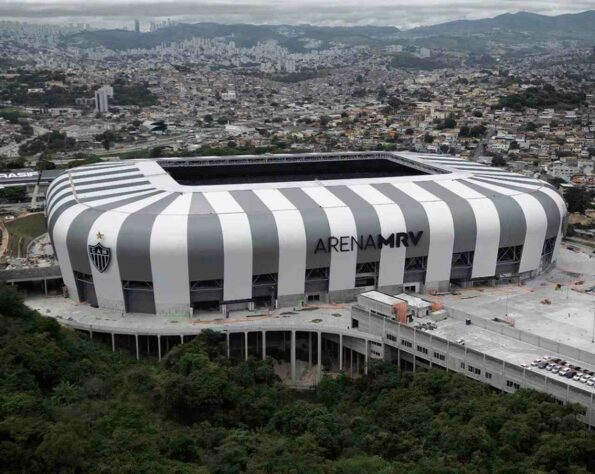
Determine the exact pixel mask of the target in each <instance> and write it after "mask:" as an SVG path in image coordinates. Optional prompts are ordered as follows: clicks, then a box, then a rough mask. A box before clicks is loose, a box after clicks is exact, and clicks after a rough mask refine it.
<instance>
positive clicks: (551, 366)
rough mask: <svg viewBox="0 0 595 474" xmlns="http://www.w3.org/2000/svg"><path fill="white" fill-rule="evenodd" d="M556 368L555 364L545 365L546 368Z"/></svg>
mask: <svg viewBox="0 0 595 474" xmlns="http://www.w3.org/2000/svg"><path fill="white" fill-rule="evenodd" d="M553 368H554V366H553V364H548V365H546V366H545V370H552V369H553Z"/></svg>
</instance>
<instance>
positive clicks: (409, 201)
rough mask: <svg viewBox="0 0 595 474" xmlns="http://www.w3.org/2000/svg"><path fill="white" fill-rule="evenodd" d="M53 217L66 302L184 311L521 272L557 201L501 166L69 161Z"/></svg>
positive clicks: (374, 155)
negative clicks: (78, 163) (71, 163)
mask: <svg viewBox="0 0 595 474" xmlns="http://www.w3.org/2000/svg"><path fill="white" fill-rule="evenodd" d="M46 216H47V221H48V228H49V232H50V237H51V239H52V243H53V245H54V250H55V253H56V256H57V258H58V261H59V264H60V268H61V273H62V277H63V280H64V283H65V285H66V286H67V288H68V292H69V295H70V297H71V298H73V299H74V300H77V301H86V302H88V303H90V304H91V305H97V306H99V307H103V308H109V309H114V310H118V311H124V312H133V313H157V314H163V315H188V314H189V313H190V314H191V313H192V311H194V310H199V311H200V310H201V309H208V310H213V309H217V310H220V311H223V312H226V311H229V310H233V309H253V308H254V307H259V306H269V307H272V306H276V307H284V306H290V305H295V304H297V303H299V302H300V301H305V302H308V301H310V302H312V301H320V302H343V301H352V300H354V299H355V297H356V295H357V294H358V293H361V292H362V291H367V290H370V289H378V290H380V291H383V292H385V293H388V294H395V293H398V292H401V291H403V290H410V291H417V292H424V291H430V290H438V291H442V290H447V289H449V288H451V287H452V286H453V285H454V286H461V287H465V286H470V285H474V284H495V283H496V282H498V281H511V280H519V279H520V280H522V279H525V278H530V277H532V276H535V275H536V274H539V273H541V272H543V271H544V270H546V269H547V268H548V267H549V266H550V265H551V264H552V263H553V262H554V261H555V260H556V255H557V252H558V248H559V245H560V241H561V239H562V234H563V230H564V224H565V219H566V207H565V204H564V201H563V199H562V198H561V197H560V195H559V194H558V193H557V192H556V191H555V189H554V188H552V187H551V186H550V185H549V184H547V183H545V182H543V181H540V180H537V179H532V178H529V177H526V176H521V175H518V174H514V173H509V172H506V171H503V170H501V169H498V168H492V167H487V166H483V165H480V164H477V163H474V162H469V161H465V160H462V159H458V158H455V157H451V156H445V155H421V154H415V153H406V152H396V153H388V152H362V153H356V152H353V153H328V154H297V155H263V156H232V157H204V158H167V159H160V160H130V161H124V162H114V163H101V164H96V165H91V166H86V167H80V168H75V169H71V170H68V171H66V172H64V173H63V174H62V175H60V176H59V177H58V178H56V179H55V180H54V181H53V182H52V184H51V186H50V188H49V189H48V193H47V205H46Z"/></svg>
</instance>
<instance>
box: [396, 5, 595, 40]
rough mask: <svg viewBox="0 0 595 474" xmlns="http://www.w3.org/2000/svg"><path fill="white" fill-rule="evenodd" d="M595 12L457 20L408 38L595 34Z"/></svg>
mask: <svg viewBox="0 0 595 474" xmlns="http://www.w3.org/2000/svg"><path fill="white" fill-rule="evenodd" d="M593 25H595V10H589V11H585V12H582V13H575V14H566V15H559V16H546V15H538V14H535V13H528V12H518V13H505V14H503V15H499V16H496V17H494V18H485V19H481V20H455V21H449V22H446V23H441V24H438V25H432V26H423V27H418V28H413V29H411V30H408V31H407V34H408V35H412V36H419V35H460V34H469V33H488V32H498V31H501V30H508V31H515V32H532V33H542V34H555V33H565V34H568V35H571V36H575V35H578V36H583V35H584V36H593V35H595V27H594V26H593Z"/></svg>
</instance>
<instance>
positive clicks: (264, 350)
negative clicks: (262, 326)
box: [262, 331, 267, 360]
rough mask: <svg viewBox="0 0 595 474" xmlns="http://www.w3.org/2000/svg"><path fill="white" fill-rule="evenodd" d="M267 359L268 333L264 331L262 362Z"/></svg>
mask: <svg viewBox="0 0 595 474" xmlns="http://www.w3.org/2000/svg"><path fill="white" fill-rule="evenodd" d="M266 358H267V332H266V331H262V360H265V359H266Z"/></svg>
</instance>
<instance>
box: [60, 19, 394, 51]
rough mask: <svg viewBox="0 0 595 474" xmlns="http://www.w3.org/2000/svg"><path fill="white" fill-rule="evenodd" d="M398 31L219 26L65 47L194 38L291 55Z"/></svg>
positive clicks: (95, 37) (109, 36)
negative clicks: (313, 44) (314, 45)
mask: <svg viewBox="0 0 595 474" xmlns="http://www.w3.org/2000/svg"><path fill="white" fill-rule="evenodd" d="M398 34H399V29H398V28H394V27H390V26H353V27H350V26H349V27H327V26H312V25H296V26H294V25H291V26H290V25H247V24H234V25H223V24H219V23H194V24H179V25H176V26H172V27H169V28H163V29H159V30H157V31H154V32H151V33H136V32H134V31H128V30H96V31H83V32H80V33H77V34H74V35H71V36H68V37H66V38H65V43H67V44H69V45H76V46H81V47H96V46H104V47H106V48H110V49H116V50H118V49H131V48H153V47H155V46H158V45H160V44H162V43H172V42H178V41H183V40H185V39H189V38H193V37H202V38H216V37H223V38H226V39H228V40H230V41H231V40H233V41H234V42H235V43H236V45H237V46H243V47H250V46H254V45H255V44H257V43H258V42H259V41H266V40H276V41H277V42H278V43H279V44H280V45H281V46H285V47H287V48H288V49H289V50H291V51H301V50H304V42H303V41H300V40H301V39H309V40H318V41H320V42H321V45H320V47H318V49H322V48H325V47H328V45H329V43H332V42H340V43H344V44H374V43H378V42H383V41H387V40H391V39H394V38H396V37H397V35H398Z"/></svg>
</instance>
